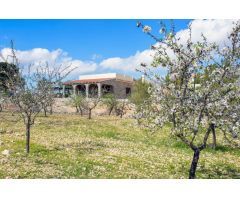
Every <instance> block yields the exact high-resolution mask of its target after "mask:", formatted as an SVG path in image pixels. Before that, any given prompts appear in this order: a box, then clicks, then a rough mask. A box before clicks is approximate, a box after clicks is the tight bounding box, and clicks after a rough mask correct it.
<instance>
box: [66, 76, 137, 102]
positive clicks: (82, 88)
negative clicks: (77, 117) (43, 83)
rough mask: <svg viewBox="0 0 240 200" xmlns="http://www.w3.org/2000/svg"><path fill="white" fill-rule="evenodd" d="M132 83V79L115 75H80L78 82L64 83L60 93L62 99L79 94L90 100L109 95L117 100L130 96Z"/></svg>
mask: <svg viewBox="0 0 240 200" xmlns="http://www.w3.org/2000/svg"><path fill="white" fill-rule="evenodd" d="M133 82H134V80H133V78H132V77H130V76H126V75H121V74H117V73H107V74H94V75H81V76H79V80H72V81H67V82H64V83H63V85H62V88H61V93H62V96H63V97H68V96H69V95H72V94H75V95H80V94H81V95H84V96H86V97H90V98H91V97H102V96H103V95H105V94H109V93H110V94H114V95H115V97H116V98H118V99H124V98H127V97H128V96H129V95H130V94H131V92H132V86H133Z"/></svg>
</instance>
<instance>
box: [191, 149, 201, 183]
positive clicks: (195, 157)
mask: <svg viewBox="0 0 240 200" xmlns="http://www.w3.org/2000/svg"><path fill="white" fill-rule="evenodd" d="M199 155H200V150H199V149H196V150H194V154H193V159H192V164H191V168H190V170H189V179H194V178H195V176H196V175H195V174H196V169H197V164H198V160H199Z"/></svg>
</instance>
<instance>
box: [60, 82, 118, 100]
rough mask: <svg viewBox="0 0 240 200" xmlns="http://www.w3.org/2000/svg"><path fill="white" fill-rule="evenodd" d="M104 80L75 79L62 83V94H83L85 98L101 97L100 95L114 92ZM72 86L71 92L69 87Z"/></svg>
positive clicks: (64, 95)
mask: <svg viewBox="0 0 240 200" xmlns="http://www.w3.org/2000/svg"><path fill="white" fill-rule="evenodd" d="M104 81H106V80H76V81H71V82H66V83H64V84H63V89H62V94H63V95H62V96H63V97H66V96H68V95H69V94H73V95H83V96H85V97H86V98H101V97H102V96H104V95H106V94H109V93H112V94H113V93H114V88H113V86H112V85H110V84H107V83H104ZM70 87H72V92H69V91H68V90H69V88H70Z"/></svg>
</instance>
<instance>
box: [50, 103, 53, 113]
mask: <svg viewBox="0 0 240 200" xmlns="http://www.w3.org/2000/svg"><path fill="white" fill-rule="evenodd" d="M52 114H53V107H52V105H51V106H50V115H52Z"/></svg>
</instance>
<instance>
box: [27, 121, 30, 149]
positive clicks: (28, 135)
mask: <svg viewBox="0 0 240 200" xmlns="http://www.w3.org/2000/svg"><path fill="white" fill-rule="evenodd" d="M30 128H31V125H30V122H29V121H28V122H27V124H26V152H27V153H29V151H30Z"/></svg>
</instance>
